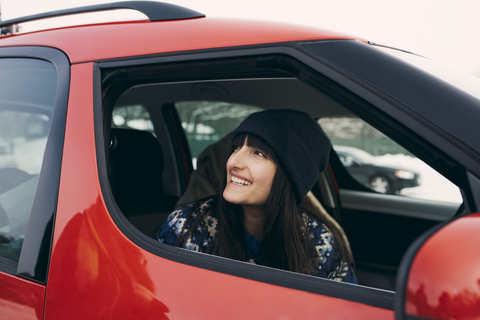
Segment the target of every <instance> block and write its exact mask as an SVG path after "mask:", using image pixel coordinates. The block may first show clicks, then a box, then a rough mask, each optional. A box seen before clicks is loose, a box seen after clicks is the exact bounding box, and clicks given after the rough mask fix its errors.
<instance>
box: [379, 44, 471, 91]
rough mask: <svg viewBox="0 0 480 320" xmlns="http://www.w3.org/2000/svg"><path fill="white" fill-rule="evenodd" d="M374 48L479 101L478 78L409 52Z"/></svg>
mask: <svg viewBox="0 0 480 320" xmlns="http://www.w3.org/2000/svg"><path fill="white" fill-rule="evenodd" d="M374 48H376V49H378V50H380V51H382V52H384V53H388V54H391V55H393V56H395V57H396V58H399V59H401V60H403V61H405V62H407V63H409V64H411V65H414V66H415V67H417V68H420V69H422V70H423V71H425V72H427V73H429V74H431V75H433V76H435V77H437V78H439V79H442V80H443V81H445V82H448V83H450V84H451V85H453V86H455V87H457V88H458V89H460V90H462V91H464V92H466V93H468V94H470V95H472V96H474V97H475V98H477V99H479V100H480V78H479V77H476V76H473V75H470V74H466V73H462V72H459V71H458V70H455V69H452V68H449V67H447V66H445V65H442V64H440V63H437V62H435V61H432V60H430V59H427V58H425V57H422V56H418V55H415V54H412V53H409V52H405V51H401V50H397V49H394V48H389V47H382V46H377V45H375V46H374Z"/></svg>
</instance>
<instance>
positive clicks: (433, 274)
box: [395, 213, 480, 320]
mask: <svg viewBox="0 0 480 320" xmlns="http://www.w3.org/2000/svg"><path fill="white" fill-rule="evenodd" d="M479 230H480V213H476V214H471V215H468V216H463V217H461V218H458V219H456V220H454V221H452V222H449V223H447V224H442V225H440V226H439V227H436V228H435V230H431V231H429V232H427V234H425V235H423V236H422V237H421V238H419V239H417V241H416V242H415V243H414V244H413V245H412V246H411V247H410V249H409V250H408V251H407V253H406V254H405V256H404V258H403V260H402V263H401V265H400V269H399V272H398V276H397V286H396V287H397V301H396V305H395V313H396V318H395V319H396V320H400V319H465V320H466V319H479V318H480V268H479V266H480V254H479V253H480V241H478V234H479Z"/></svg>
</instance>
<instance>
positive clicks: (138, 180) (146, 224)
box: [109, 128, 178, 238]
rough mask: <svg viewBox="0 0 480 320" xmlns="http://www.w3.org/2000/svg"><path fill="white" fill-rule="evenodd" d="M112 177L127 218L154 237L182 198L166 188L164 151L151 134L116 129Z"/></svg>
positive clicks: (110, 161)
mask: <svg viewBox="0 0 480 320" xmlns="http://www.w3.org/2000/svg"><path fill="white" fill-rule="evenodd" d="M110 141H111V143H110V148H109V164H110V165H109V169H110V172H109V178H110V186H111V188H112V192H113V195H114V197H115V201H116V202H117V205H118V207H119V208H120V210H121V211H122V213H123V214H124V215H125V216H126V217H127V219H128V220H129V221H130V222H131V223H132V224H133V225H134V226H135V227H136V228H137V229H139V230H140V231H142V232H143V233H145V234H146V235H147V236H149V237H152V238H154V237H155V236H156V230H157V229H158V227H160V224H161V223H162V222H163V221H164V220H165V218H166V217H167V216H168V214H170V213H171V212H172V211H173V209H174V208H175V203H176V202H177V200H178V198H177V197H174V196H171V195H169V194H166V193H165V191H164V188H163V180H162V174H163V169H164V156H163V150H162V147H161V146H160V143H159V142H158V140H157V138H156V137H155V136H153V135H152V134H151V133H149V132H147V131H141V130H134V129H123V128H113V129H111V132H110Z"/></svg>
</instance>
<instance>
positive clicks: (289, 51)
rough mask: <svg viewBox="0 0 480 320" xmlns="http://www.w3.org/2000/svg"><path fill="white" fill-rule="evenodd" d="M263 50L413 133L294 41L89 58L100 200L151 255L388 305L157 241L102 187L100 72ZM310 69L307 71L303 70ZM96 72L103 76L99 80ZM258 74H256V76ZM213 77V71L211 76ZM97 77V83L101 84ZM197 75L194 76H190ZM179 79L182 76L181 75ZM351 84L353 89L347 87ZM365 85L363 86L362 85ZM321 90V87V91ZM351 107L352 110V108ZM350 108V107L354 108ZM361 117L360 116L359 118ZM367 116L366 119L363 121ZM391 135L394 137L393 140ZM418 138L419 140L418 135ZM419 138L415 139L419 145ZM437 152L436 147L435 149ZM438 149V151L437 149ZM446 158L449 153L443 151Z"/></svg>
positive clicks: (389, 295)
mask: <svg viewBox="0 0 480 320" xmlns="http://www.w3.org/2000/svg"><path fill="white" fill-rule="evenodd" d="M267 55H272V56H275V55H280V56H285V57H287V58H288V59H291V60H292V61H297V62H299V63H300V64H301V66H302V67H303V68H304V69H302V70H298V69H296V66H293V67H292V66H291V65H288V66H283V68H285V69H283V70H284V72H289V73H290V74H293V75H294V76H296V77H297V78H298V79H300V80H301V81H303V82H306V83H307V84H309V85H312V86H314V87H316V88H318V87H322V89H323V88H325V90H326V91H328V92H329V94H330V96H333V97H334V98H335V99H338V101H340V104H343V105H348V106H350V107H351V106H353V105H357V106H358V108H365V110H364V112H362V114H361V117H360V118H362V119H363V120H365V121H366V122H367V123H370V124H372V123H373V124H374V125H375V124H378V123H377V121H375V120H372V119H371V115H370V116H366V115H368V111H369V110H374V112H375V115H376V116H378V117H380V118H381V119H380V120H385V119H388V122H387V124H386V126H387V127H388V126H389V125H390V124H392V123H395V124H396V127H397V128H398V127H399V126H400V127H401V128H402V129H403V130H402V132H400V133H399V134H405V135H406V136H407V139H408V138H412V137H416V138H419V136H418V135H417V134H416V133H415V132H413V131H411V130H410V129H409V128H406V127H405V126H404V125H402V124H400V123H399V122H398V121H397V120H395V119H393V118H392V117H391V115H387V114H386V113H384V111H383V110H382V109H381V108H378V101H375V102H376V104H375V107H373V105H371V104H370V102H368V101H367V100H366V99H364V98H363V97H362V96H361V95H359V92H358V91H359V90H358V89H359V88H358V83H357V82H355V81H352V79H351V78H349V77H346V76H345V75H344V74H343V73H339V72H338V70H335V69H334V68H333V69H332V67H331V66H330V65H328V64H324V63H323V62H322V61H318V59H315V58H314V57H312V54H311V53H309V52H307V51H306V50H305V49H303V48H302V47H300V46H299V45H298V44H294V43H281V44H268V45H252V46H242V47H231V48H221V49H204V50H197V51H191V52H182V53H166V54H158V55H152V56H147V57H129V58H119V59H112V60H101V61H97V62H95V65H94V105H95V113H94V118H95V140H96V150H97V163H98V164H100V165H99V166H98V174H99V177H100V186H101V189H102V193H103V195H104V199H105V204H106V206H107V209H108V210H109V212H110V214H111V216H112V218H113V220H114V222H115V223H116V224H117V226H118V227H119V228H120V229H121V231H122V232H123V233H124V234H125V235H126V236H127V237H128V238H130V239H131V240H132V241H133V242H134V243H136V244H137V245H138V246H140V247H141V248H143V249H145V250H146V251H148V252H151V253H153V254H155V255H157V256H160V257H163V258H166V259H169V260H173V261H176V262H180V263H184V264H187V265H192V266H196V267H200V268H204V269H208V270H213V271H217V272H221V273H225V274H230V275H233V276H238V277H242V278H247V279H251V280H255V281H261V282H264V283H270V284H274V285H278V286H282V287H287V288H292V289H298V290H302V291H306V292H311V293H315V294H319V295H324V296H330V297H335V298H340V299H345V300H350V301H353V302H358V303H362V304H367V305H370V306H374V307H379V308H384V309H388V310H393V304H394V301H395V293H394V292H391V291H385V290H382V289H376V288H373V287H364V286H356V285H351V284H345V283H339V282H334V281H330V280H327V279H321V278H312V277H310V276H306V275H302V274H296V273H292V272H288V271H283V270H276V269H271V268H266V267H263V266H258V265H251V264H247V263H243V262H240V261H233V260H229V259H226V258H222V257H217V256H211V255H206V254H199V253H196V252H190V251H186V250H181V249H179V248H175V247H171V246H168V245H163V244H160V243H158V242H156V241H155V240H153V239H150V238H148V237H146V236H145V235H143V234H142V233H141V232H140V231H138V230H137V229H136V228H134V227H133V225H131V224H130V223H129V222H128V221H127V219H126V218H125V217H124V216H123V214H122V213H121V212H120V210H119V209H118V207H117V205H116V203H115V201H114V198H113V195H112V194H111V191H110V188H109V186H108V176H107V170H106V165H105V164H106V152H105V150H106V148H105V146H106V144H107V142H106V141H107V140H105V136H104V135H105V134H106V133H105V131H106V130H105V127H104V121H106V122H107V123H108V119H106V120H103V116H104V113H105V111H104V108H103V106H102V103H103V99H102V93H103V92H102V85H103V88H104V89H107V88H111V84H112V83H113V81H114V80H112V79H110V78H108V76H106V77H105V75H106V74H107V73H106V72H108V71H110V70H112V69H113V68H125V67H132V66H142V65H151V64H157V65H164V66H166V65H168V64H171V63H186V62H191V61H200V62H206V61H212V60H215V59H219V58H221V59H222V60H224V61H225V60H226V59H229V58H230V59H248V58H250V57H255V56H267ZM308 69H310V70H308ZM229 74H230V78H232V77H233V78H234V77H235V73H229ZM102 76H103V77H104V78H103V79H102ZM258 76H259V75H258ZM216 77H218V75H216ZM102 80H103V83H102ZM190 80H197V79H190ZM184 81H187V80H186V79H184ZM352 87H354V89H356V90H352ZM361 89H362V90H363V92H361V93H363V95H365V93H366V95H367V96H368V97H369V98H371V99H373V100H378V98H377V97H376V96H373V95H372V94H371V92H369V91H368V90H366V89H365V88H361ZM367 89H368V88H367ZM321 91H322V92H324V90H321ZM389 103H392V101H391V100H388V99H386V101H384V102H383V103H382V104H381V105H382V106H384V105H385V104H389ZM352 109H354V108H353V107H352ZM353 111H356V109H354V110H353ZM365 118H366V119H365ZM369 120H370V121H369ZM394 140H395V139H394ZM420 140H421V141H422V142H423V141H424V140H423V139H420ZM422 142H420V143H419V144H422ZM426 144H427V145H429V146H430V147H431V148H434V146H432V144H431V143H426ZM436 151H437V152H439V151H438V150H436ZM442 154H443V153H442ZM446 157H447V158H450V157H448V156H446Z"/></svg>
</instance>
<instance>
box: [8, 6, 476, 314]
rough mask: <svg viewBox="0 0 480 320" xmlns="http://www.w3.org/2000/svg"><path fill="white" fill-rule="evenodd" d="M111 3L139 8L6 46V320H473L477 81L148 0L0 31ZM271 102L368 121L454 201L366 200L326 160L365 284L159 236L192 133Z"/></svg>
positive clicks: (308, 35) (307, 31) (349, 42)
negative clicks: (130, 14)
mask: <svg viewBox="0 0 480 320" xmlns="http://www.w3.org/2000/svg"><path fill="white" fill-rule="evenodd" d="M119 8H123V9H129V8H130V9H133V10H137V11H140V12H143V13H144V14H145V15H146V16H147V19H146V20H142V21H129V22H110V23H103V24H102V23H100V24H91V25H89V24H86V25H80V26H71V27H65V28H56V29H51V30H38V31H35V32H30V33H25V34H15V33H14V34H7V35H5V36H3V37H2V38H0V70H1V72H0V82H1V84H0V123H1V126H0V134H1V135H2V138H3V139H5V138H6V137H7V136H8V141H12V144H11V149H12V152H11V154H8V157H9V158H8V161H3V158H1V157H3V155H0V164H1V165H2V166H3V167H2V169H9V170H4V176H8V179H9V181H11V183H5V184H3V186H4V187H5V189H6V190H5V191H4V192H3V193H1V194H0V288H1V290H0V314H1V315H2V317H3V318H6V319H104V318H109V319H192V318H195V319H214V318H221V319H225V318H226V319H245V318H248V319H266V318H269V319H278V318H285V319H306V318H332V319H333V318H336V319H340V318H341V319H368V320H371V319H394V318H395V319H420V318H421V319H424V318H427V319H475V318H479V317H480V311H479V310H480V308H479V305H480V287H479V285H478V279H480V274H479V271H478V270H479V268H478V266H479V265H480V261H479V260H480V258H479V257H478V256H479V255H478V252H479V251H480V242H479V241H475V239H477V238H478V233H479V232H480V214H479V213H477V212H478V208H479V206H480V194H479V190H480V140H479V139H478V132H477V131H478V123H480V100H479V98H478V92H480V90H478V88H479V87H478V81H477V82H476V83H473V86H474V88H476V89H474V90H473V91H468V89H465V90H467V91H465V90H464V89H463V87H462V83H465V82H464V81H462V82H461V83H460V84H457V83H454V82H452V81H451V79H450V78H448V77H442V78H439V77H438V76H436V75H434V73H432V72H435V70H433V71H432V70H430V69H428V68H426V67H424V64H428V63H429V61H428V60H426V59H424V58H421V57H417V56H415V55H412V54H409V53H406V52H403V51H397V50H395V49H389V48H384V47H381V46H379V45H376V44H373V43H371V42H369V41H366V40H363V39H361V38H356V37H350V36H345V35H340V34H336V33H332V32H327V31H323V30H318V29H314V28H306V27H295V26H291V25H284V24H281V23H272V22H252V21H242V20H239V21H237V20H233V19H214V18H208V17H205V16H204V15H203V14H201V13H199V12H196V11H193V10H190V9H186V8H183V7H178V6H174V5H170V4H166V3H159V2H150V1H127V2H116V3H112V4H106V5H94V6H88V7H81V8H74V9H68V10H61V11H55V12H49V13H45V14H39V15H35V16H29V17H24V18H18V19H14V20H10V21H3V22H1V23H0V27H2V28H7V27H9V26H15V25H17V24H21V23H22V22H26V21H31V20H38V19H47V18H49V17H53V16H59V15H73V14H77V13H88V12H96V11H103V10H113V9H119ZM10 30H16V28H10ZM411 60H420V62H419V63H417V62H412V61H411ZM412 63H414V64H412ZM427 70H428V71H427ZM464 80H466V79H464ZM477 80H478V79H477ZM475 86H476V87H475ZM469 92H470V93H469ZM475 94H477V96H475ZM276 108H291V109H297V110H301V111H305V112H307V113H309V114H310V115H311V116H312V117H314V118H316V119H319V118H325V117H335V116H346V117H357V118H359V119H362V120H364V121H365V122H367V123H369V124H370V125H372V126H373V127H375V128H376V129H378V130H379V131H381V132H383V133H384V134H385V135H387V136H388V137H390V138H391V139H392V140H394V141H396V142H397V143H398V144H400V145H402V146H403V147H405V148H406V149H407V150H408V151H409V152H411V153H412V154H414V155H416V156H417V157H418V158H420V159H421V160H423V161H424V162H425V163H427V164H428V165H430V166H431V167H432V168H434V169H435V170H436V171H438V172H439V173H440V174H441V175H443V176H444V177H445V178H446V179H448V180H449V181H450V182H451V183H452V184H453V185H455V186H456V187H457V189H458V190H459V191H461V193H462V196H463V197H462V200H463V203H462V204H455V203H446V202H439V201H431V200H422V199H418V198H417V199H413V198H408V197H401V196H398V195H391V194H379V193H376V192H373V191H371V190H368V189H366V188H365V187H363V186H362V185H361V184H359V183H357V182H355V181H354V179H353V178H352V177H351V175H350V174H349V173H348V171H347V169H346V168H345V167H344V166H343V165H342V163H341V161H340V160H339V158H338V156H336V153H334V152H332V153H331V158H330V164H329V167H328V170H327V171H325V172H324V173H322V175H321V176H320V178H319V180H318V184H317V185H316V186H314V188H313V189H312V193H313V194H314V195H315V196H316V197H317V198H318V199H319V201H320V202H321V204H322V205H323V206H324V208H325V210H326V211H327V212H328V213H329V214H331V216H332V217H333V218H334V219H336V220H337V222H338V223H339V224H340V225H341V226H342V227H343V230H344V232H345V235H346V236H347V237H348V239H349V241H350V245H351V250H352V252H353V256H354V259H355V265H356V273H357V277H358V280H359V284H358V285H355V284H347V283H339V282H336V281H331V280H327V279H323V278H318V277H312V276H307V275H303V274H297V273H293V272H288V271H284V270H277V269H273V268H268V267H264V266H260V265H253V264H249V263H245V262H241V261H234V260H230V259H226V258H221V257H217V256H212V255H207V254H199V253H196V252H190V251H185V250H183V249H180V248H176V247H171V246H168V245H164V244H161V243H159V242H158V241H156V240H155V239H154V237H155V232H156V230H157V229H158V227H159V225H160V224H161V223H162V222H163V220H164V219H165V217H166V216H167V215H168V214H169V213H170V212H171V211H172V210H173V209H174V208H175V205H176V203H177V201H178V200H179V198H180V197H181V196H182V194H183V193H184V191H185V189H186V187H187V186H188V184H189V181H190V175H191V173H192V170H193V166H192V154H191V151H190V150H191V147H190V146H189V144H193V143H200V142H202V143H203V142H204V141H208V143H213V142H215V141H216V140H218V139H220V138H221V137H222V135H223V134H225V133H227V132H230V131H231V130H233V129H234V127H235V126H236V125H237V124H238V122H239V121H241V119H243V118H244V117H246V116H247V115H248V114H249V113H251V112H255V111H256V110H262V109H276ZM187 111H188V112H187ZM32 117H33V118H35V119H41V121H40V122H41V123H42V125H41V126H39V129H38V130H34V133H35V135H34V136H35V139H36V140H35V144H34V145H32V143H33V140H29V139H30V136H31V133H32V132H31V130H28V129H29V124H31V123H32ZM134 120H139V121H134ZM37 122H38V121H35V123H37ZM146 123H150V124H149V125H147V124H146ZM46 124H48V125H47V126H45V125H46ZM129 124H132V126H133V124H135V128H136V129H133V128H131V127H129ZM200 124H202V125H200ZM5 128H9V129H8V130H7V129H5ZM45 128H48V130H44V129H45ZM476 128H477V129H476ZM476 132H477V133H476ZM42 135H46V136H42ZM187 138H188V139H187ZM37 142H38V143H37ZM12 167H13V168H15V169H16V170H10V168H12ZM2 179H3V178H2ZM2 181H3V180H2Z"/></svg>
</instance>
